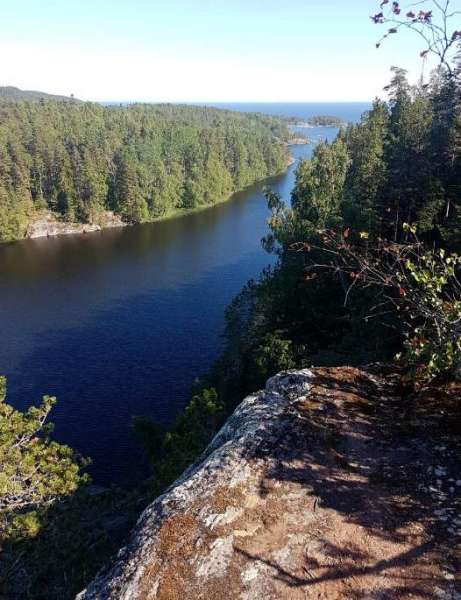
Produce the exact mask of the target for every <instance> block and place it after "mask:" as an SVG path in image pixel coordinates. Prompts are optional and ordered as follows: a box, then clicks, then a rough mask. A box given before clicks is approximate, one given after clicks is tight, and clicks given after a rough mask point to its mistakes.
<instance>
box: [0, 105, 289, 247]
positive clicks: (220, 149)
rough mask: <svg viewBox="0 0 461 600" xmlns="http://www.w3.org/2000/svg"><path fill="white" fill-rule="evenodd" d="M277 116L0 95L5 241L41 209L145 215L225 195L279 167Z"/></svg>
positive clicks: (80, 214) (137, 218)
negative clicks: (16, 99)
mask: <svg viewBox="0 0 461 600" xmlns="http://www.w3.org/2000/svg"><path fill="white" fill-rule="evenodd" d="M289 135H290V134H289V131H288V128H287V126H286V124H285V123H284V122H283V121H282V120H281V119H277V118H275V117H270V116H264V115H257V114H243V113H237V112H232V111H223V110H218V109H213V108H200V107H193V106H173V105H131V106H125V107H123V106H118V107H103V106H100V105H98V104H91V103H72V102H60V101H53V100H40V101H39V102H24V101H20V102H4V103H0V240H3V241H5V240H13V239H18V238H21V237H24V235H25V234H26V231H27V227H28V225H29V224H30V222H31V221H33V220H34V219H35V218H37V215H40V214H42V213H43V212H44V211H51V212H52V213H53V214H54V215H56V216H57V217H58V218H59V219H62V220H64V221H72V222H74V221H77V222H83V223H98V224H99V223H103V222H104V218H105V213H106V212H107V211H113V212H114V213H115V214H116V215H119V216H120V217H121V218H122V219H123V220H124V221H125V222H127V223H141V222H145V221H151V220H153V219H156V218H159V217H162V216H165V215H168V214H170V213H173V212H176V211H181V210H184V209H193V208H197V207H200V206H204V205H209V204H213V203H215V202H217V201H219V200H222V199H225V198H226V197H228V196H229V195H230V194H232V193H233V192H234V191H236V190H239V189H242V188H243V187H245V186H247V185H249V184H250V183H252V182H254V181H255V180H258V179H263V178H264V177H267V176H269V175H274V174H276V173H278V172H280V171H282V170H283V169H284V168H285V167H286V164H287V153H286V152H287V151H286V149H285V148H284V147H283V144H282V143H280V142H281V141H286V140H287V139H288V138H289Z"/></svg>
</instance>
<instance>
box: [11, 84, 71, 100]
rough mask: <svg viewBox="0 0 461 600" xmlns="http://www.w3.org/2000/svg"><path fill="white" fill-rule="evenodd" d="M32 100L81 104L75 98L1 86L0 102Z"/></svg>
mask: <svg viewBox="0 0 461 600" xmlns="http://www.w3.org/2000/svg"><path fill="white" fill-rule="evenodd" d="M20 100H30V101H35V102H38V101H40V100H59V101H62V102H81V100H77V99H75V98H74V97H73V96H59V95H56V94H47V93H46V92H38V91H36V90H20V89H19V88H17V87H14V86H12V85H4V86H0V102H2V101H3V102H10V101H15V102H16V101H20Z"/></svg>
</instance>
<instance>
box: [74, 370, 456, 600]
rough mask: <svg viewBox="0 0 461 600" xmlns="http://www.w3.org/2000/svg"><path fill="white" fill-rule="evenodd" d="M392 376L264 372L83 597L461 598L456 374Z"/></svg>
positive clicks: (266, 599)
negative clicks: (416, 378)
mask: <svg viewBox="0 0 461 600" xmlns="http://www.w3.org/2000/svg"><path fill="white" fill-rule="evenodd" d="M397 380H398V378H397V377H395V376H394V374H393V373H392V372H389V373H387V374H385V373H384V372H383V370H382V369H381V370H378V369H372V368H370V369H366V370H359V369H353V368H347V367H346V368H337V369H328V368H318V369H312V370H308V369H305V370H300V371H289V372H284V373H280V374H279V375H277V376H275V377H274V378H272V379H270V380H269V381H268V383H267V386H266V389H265V390H264V391H261V392H258V393H256V394H253V395H251V396H249V397H247V398H246V399H245V400H244V401H243V402H242V403H241V404H240V405H239V407H238V408H237V409H236V411H235V412H234V414H233V415H232V416H231V417H230V419H229V420H228V422H227V423H226V425H225V426H224V427H223V428H222V430H221V431H220V432H219V433H218V435H217V436H216V437H215V438H214V440H213V441H212V442H211V444H210V446H209V447H208V448H207V450H206V451H205V453H204V454H203V455H202V456H201V457H200V458H199V459H198V460H197V462H196V463H195V464H194V465H192V466H191V467H190V468H189V469H188V470H187V471H186V472H185V473H184V474H183V475H182V476H181V478H180V479H179V480H178V481H176V482H175V483H174V484H173V485H172V486H171V487H170V488H169V489H168V490H167V491H166V492H165V494H163V495H162V496H161V497H159V498H158V499H157V500H156V501H155V502H153V504H151V505H150V506H149V507H148V508H147V509H146V510H145V511H144V513H143V514H142V515H141V517H140V519H139V521H138V524H137V526H136V528H135V530H134V532H133V534H132V538H131V541H130V543H129V545H128V546H127V547H126V548H123V549H122V550H121V551H120V552H119V554H118V556H117V557H116V559H115V560H114V563H113V564H112V565H111V566H110V567H109V568H108V569H107V570H106V571H104V572H102V573H101V574H100V575H99V576H98V577H97V578H96V580H95V581H93V582H92V583H91V584H90V585H89V586H88V588H87V589H86V590H85V591H83V592H82V593H81V594H79V596H78V599H79V600H96V599H99V600H109V599H111V600H112V599H113V600H141V599H142V600H153V599H154V598H155V599H159V600H176V599H178V600H179V599H191V600H192V599H193V600H195V599H197V600H199V599H203V600H214V599H218V598H219V599H221V598H222V597H223V596H224V597H226V598H229V599H231V600H232V599H241V600H259V599H264V600H270V599H274V600H275V599H277V600H278V599H282V600H283V599H294V600H297V599H301V598H303V599H304V598H323V599H325V600H334V599H337V598H351V599H370V600H372V599H376V600H377V599H382V600H384V599H394V598H395V599H400V598H421V599H423V598H444V599H449V598H451V599H456V598H457V599H460V598H461V594H460V592H461V588H460V585H461V581H460V575H461V568H460V560H461V556H460V541H461V472H460V465H459V449H460V448H459V446H458V445H457V444H458V441H457V440H458V439H459V409H460V404H461V399H460V396H461V393H460V392H461V385H460V386H458V387H456V385H457V384H453V385H455V387H454V388H453V387H450V386H447V388H446V389H444V390H443V392H441V391H440V390H438V391H437V394H435V392H433V391H431V390H426V391H425V393H424V394H421V395H420V396H419V397H418V398H417V399H415V398H412V397H407V398H405V399H402V397H401V396H400V394H399V391H398V384H397ZM441 405H442V406H443V410H441V408H440V407H441ZM441 413H442V414H441ZM457 453H458V454H457Z"/></svg>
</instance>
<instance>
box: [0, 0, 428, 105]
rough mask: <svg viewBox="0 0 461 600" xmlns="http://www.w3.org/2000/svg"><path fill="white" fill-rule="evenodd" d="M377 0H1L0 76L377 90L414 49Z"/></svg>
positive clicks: (63, 85)
mask: <svg viewBox="0 0 461 600" xmlns="http://www.w3.org/2000/svg"><path fill="white" fill-rule="evenodd" d="M378 6H379V2H377V1H375V0H349V1H347V0H288V1H286V2H283V1H282V0H124V1H122V0H0V52H1V54H0V55H1V56H2V57H3V60H2V63H1V68H0V85H14V86H17V87H20V88H22V89H35V90H40V91H46V92H50V93H56V94H65V95H69V94H71V93H73V94H74V95H75V96H76V97H77V98H81V99H83V100H93V101H143V102H149V101H152V102H165V101H167V102H168V101H169V102H206V101H212V102H220V101H222V102H245V101H246V102H261V101H266V102H290V101H295V102H308V101H312V102H321V101H369V100H372V99H373V98H374V97H376V96H382V95H383V93H382V88H383V87H384V86H385V85H386V83H388V80H389V68H390V66H391V65H398V66H401V67H404V68H407V69H408V70H409V72H410V75H411V77H413V78H414V79H415V80H416V79H417V78H418V77H419V76H420V74H421V59H420V58H419V52H420V50H421V49H422V48H421V47H420V44H419V42H418V40H417V39H413V38H412V37H411V36H409V35H406V36H402V37H401V36H392V38H391V39H389V40H388V43H386V44H383V46H382V47H381V48H380V49H379V50H377V49H376V48H375V43H376V41H377V39H378V38H379V37H380V34H381V32H382V30H381V29H380V28H379V26H376V25H373V24H372V22H371V20H370V18H369V16H370V15H371V14H373V13H375V12H377V8H378Z"/></svg>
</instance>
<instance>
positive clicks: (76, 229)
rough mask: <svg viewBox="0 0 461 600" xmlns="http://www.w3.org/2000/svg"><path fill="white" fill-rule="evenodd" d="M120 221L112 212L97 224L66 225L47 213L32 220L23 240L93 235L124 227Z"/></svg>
mask: <svg viewBox="0 0 461 600" xmlns="http://www.w3.org/2000/svg"><path fill="white" fill-rule="evenodd" d="M126 225H127V223H124V222H123V221H122V219H121V218H120V217H119V216H118V215H115V214H114V213H113V212H112V211H106V212H105V213H104V214H103V215H102V218H101V219H100V222H99V223H72V222H70V223H68V222H65V221H60V220H59V219H57V218H56V216H55V215H53V214H52V213H50V212H48V213H45V214H42V215H40V216H39V217H37V218H36V219H34V220H33V221H32V222H31V223H30V224H29V226H28V228H27V231H26V235H25V238H26V239H37V238H43V237H54V236H58V235H73V234H78V233H93V232H95V231H101V230H102V229H109V228H113V227H126Z"/></svg>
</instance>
